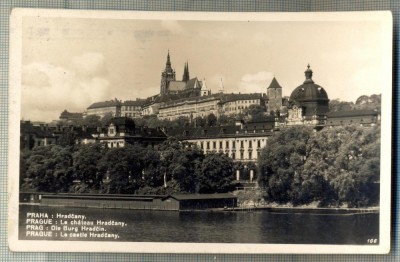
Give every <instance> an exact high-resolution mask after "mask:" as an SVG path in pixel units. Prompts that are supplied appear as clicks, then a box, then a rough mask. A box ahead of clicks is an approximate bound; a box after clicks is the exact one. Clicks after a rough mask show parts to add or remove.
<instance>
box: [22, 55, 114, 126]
mask: <svg viewBox="0 0 400 262" xmlns="http://www.w3.org/2000/svg"><path fill="white" fill-rule="evenodd" d="M105 72H106V68H105V66H104V58H103V57H102V55H101V54H95V53H86V54H83V55H82V56H79V57H73V58H71V61H70V63H69V65H68V66H60V65H54V64H51V63H49V62H45V61H42V62H34V63H31V64H27V65H25V66H23V67H22V101H21V102H22V116H23V118H24V119H30V120H33V121H35V120H40V121H51V120H54V119H58V117H59V115H60V113H61V112H62V111H63V110H64V109H67V110H68V111H70V112H82V111H84V110H85V109H86V107H87V106H89V105H90V104H91V103H93V102H96V101H104V100H106V99H109V98H110V96H111V90H110V84H109V81H108V80H107V79H106V76H105Z"/></svg>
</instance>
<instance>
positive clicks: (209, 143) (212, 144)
mask: <svg viewBox="0 0 400 262" xmlns="http://www.w3.org/2000/svg"><path fill="white" fill-rule="evenodd" d="M261 141H262V142H264V139H261V140H257V142H256V143H254V146H257V148H261ZM230 142H232V143H230ZM253 142H254V141H252V140H249V141H247V145H248V148H253ZM245 143H246V141H244V140H241V141H229V140H228V141H225V143H224V141H218V143H217V141H206V142H203V141H201V142H200V148H201V149H204V148H205V149H207V150H210V149H217V144H218V145H219V147H218V149H222V148H223V145H224V144H225V149H229V148H230V147H232V149H235V148H236V145H238V146H240V148H244V146H245Z"/></svg>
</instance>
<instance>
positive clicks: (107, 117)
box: [100, 112, 113, 127]
mask: <svg viewBox="0 0 400 262" xmlns="http://www.w3.org/2000/svg"><path fill="white" fill-rule="evenodd" d="M112 118H113V115H112V113H111V112H108V113H106V114H104V116H103V117H102V118H101V119H100V124H101V126H102V127H106V126H109V125H110V124H111V119H112Z"/></svg>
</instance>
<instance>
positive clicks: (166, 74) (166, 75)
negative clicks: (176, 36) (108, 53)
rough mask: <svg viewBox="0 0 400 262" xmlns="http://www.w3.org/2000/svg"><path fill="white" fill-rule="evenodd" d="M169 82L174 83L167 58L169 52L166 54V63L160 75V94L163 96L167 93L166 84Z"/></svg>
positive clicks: (168, 58) (173, 72) (173, 75)
mask: <svg viewBox="0 0 400 262" xmlns="http://www.w3.org/2000/svg"><path fill="white" fill-rule="evenodd" d="M170 81H175V71H174V70H173V69H172V66H171V58H170V56H169V50H168V54H167V62H166V63H165V69H164V71H163V72H162V73H161V85H160V94H161V95H164V94H167V93H168V84H169V82H170Z"/></svg>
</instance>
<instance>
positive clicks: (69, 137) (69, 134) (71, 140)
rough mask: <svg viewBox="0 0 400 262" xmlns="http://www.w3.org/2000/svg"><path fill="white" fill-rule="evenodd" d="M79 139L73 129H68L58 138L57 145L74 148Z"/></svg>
mask: <svg viewBox="0 0 400 262" xmlns="http://www.w3.org/2000/svg"><path fill="white" fill-rule="evenodd" d="M77 139H78V137H77V136H76V133H75V132H74V131H73V130H71V129H67V130H65V131H64V132H63V133H62V134H61V136H60V137H59V138H58V141H57V143H58V145H60V146H62V147H65V146H74V145H75V144H76V141H77Z"/></svg>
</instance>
